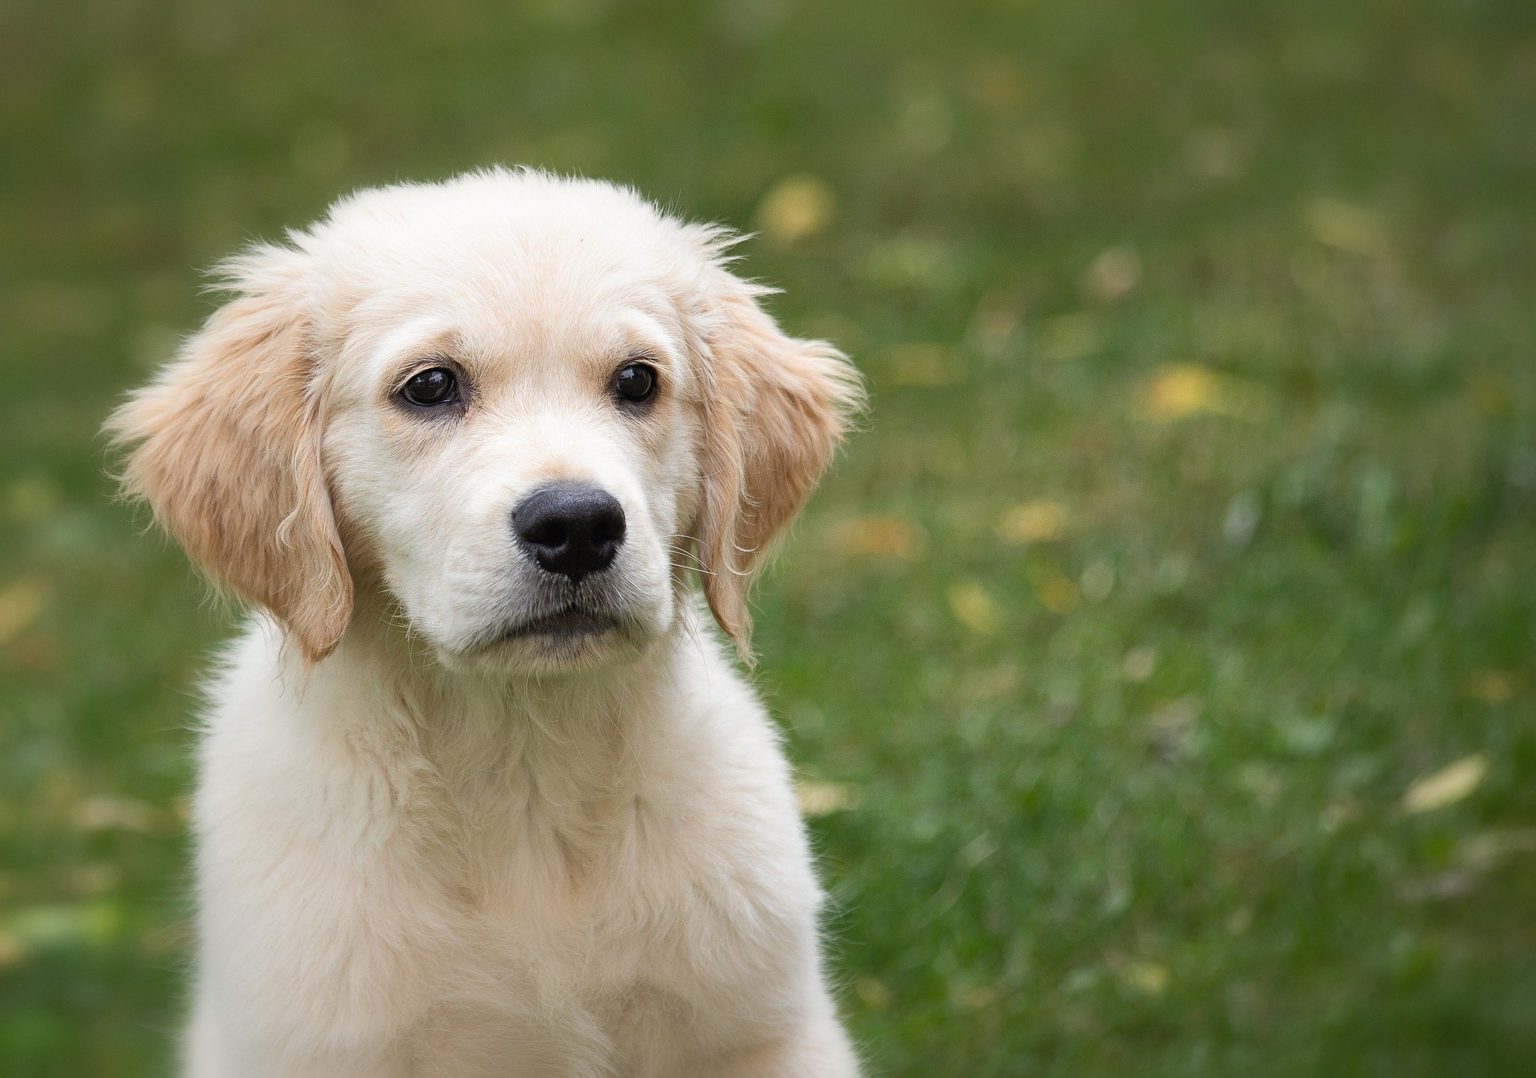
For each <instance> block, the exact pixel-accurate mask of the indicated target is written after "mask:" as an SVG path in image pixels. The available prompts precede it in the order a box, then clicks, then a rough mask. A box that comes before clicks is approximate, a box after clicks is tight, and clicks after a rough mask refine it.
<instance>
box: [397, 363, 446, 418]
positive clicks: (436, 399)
mask: <svg viewBox="0 0 1536 1078" xmlns="http://www.w3.org/2000/svg"><path fill="white" fill-rule="evenodd" d="M400 396H402V397H404V398H405V400H406V401H407V402H408V403H410V404H414V405H416V407H418V408H431V407H432V406H434V405H438V404H453V403H455V402H457V401H458V400H459V399H460V398H459V379H458V377H457V376H456V375H455V374H454V373H453V372H452V371H451V370H449V369H448V368H447V367H431V368H429V369H427V370H424V371H417V372H416V373H415V374H413V375H411V377H410V380H409V381H407V382H406V383H405V385H403V386H401V387H400Z"/></svg>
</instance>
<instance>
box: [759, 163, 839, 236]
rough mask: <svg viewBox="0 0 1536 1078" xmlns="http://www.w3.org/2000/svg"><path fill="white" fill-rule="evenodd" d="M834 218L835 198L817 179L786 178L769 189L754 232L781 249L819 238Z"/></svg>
mask: <svg viewBox="0 0 1536 1078" xmlns="http://www.w3.org/2000/svg"><path fill="white" fill-rule="evenodd" d="M836 217H837V196H836V195H834V194H833V192H832V188H831V187H830V186H829V185H828V184H827V182H826V181H825V180H823V179H821V178H820V177H817V176H812V175H809V174H805V173H800V174H796V175H793V176H785V177H784V178H783V179H781V180H779V182H777V183H775V184H774V185H773V186H772V187H770V188H769V189H768V193H767V194H765V195H764V196H763V201H762V202H761V203H760V204H759V205H758V207H757V217H756V221H757V230H758V231H759V232H761V233H762V235H763V238H764V239H765V240H767V241H769V242H770V243H774V244H777V245H778V246H780V247H793V246H794V245H795V244H797V243H803V242H805V241H806V240H809V239H813V238H815V237H816V236H819V235H821V234H822V233H823V232H825V231H826V230H827V229H828V228H829V227H831V225H832V222H833V220H834V219H835V218H836Z"/></svg>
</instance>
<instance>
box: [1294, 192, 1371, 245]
mask: <svg viewBox="0 0 1536 1078" xmlns="http://www.w3.org/2000/svg"><path fill="white" fill-rule="evenodd" d="M1303 219H1304V220H1305V223H1306V226H1307V231H1308V232H1310V233H1311V234H1312V238H1313V239H1315V240H1317V241H1318V242H1319V243H1321V244H1323V245H1324V246H1327V247H1332V248H1334V249H1335V250H1339V251H1346V252H1348V253H1350V254H1357V255H1366V256H1370V257H1379V256H1381V255H1385V254H1386V253H1387V250H1388V246H1389V245H1388V239H1387V232H1386V228H1385V227H1384V226H1383V225H1382V223H1381V219H1380V217H1378V216H1377V214H1376V213H1375V212H1374V211H1372V210H1370V209H1368V208H1366V207H1364V206H1359V205H1356V204H1355V203H1353V202H1346V201H1344V200H1343V199H1340V198H1316V199H1313V200H1312V201H1311V202H1310V203H1308V204H1307V207H1306V209H1305V211H1304V212H1303Z"/></svg>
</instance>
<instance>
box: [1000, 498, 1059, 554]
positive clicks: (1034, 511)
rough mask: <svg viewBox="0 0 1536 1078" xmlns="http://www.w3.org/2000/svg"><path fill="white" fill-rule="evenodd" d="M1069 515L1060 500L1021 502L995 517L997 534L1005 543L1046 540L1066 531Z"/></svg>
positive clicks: (1043, 541)
mask: <svg viewBox="0 0 1536 1078" xmlns="http://www.w3.org/2000/svg"><path fill="white" fill-rule="evenodd" d="M1070 517H1071V514H1070V513H1069V512H1068V511H1067V507H1066V506H1064V505H1062V504H1061V503H1060V502H1053V501H1048V500H1045V499H1038V500H1036V501H1029V502H1023V503H1021V504H1019V505H1015V506H1014V507H1013V508H1012V509H1008V510H1005V511H1004V513H1003V515H1002V516H1001V517H999V518H998V521H997V534H998V536H999V538H1001V539H1002V540H1003V541H1004V542H1007V543H1020V544H1022V543H1049V542H1052V541H1054V540H1057V539H1060V538H1061V537H1062V536H1064V535H1066V534H1067V524H1068V521H1069V520H1070Z"/></svg>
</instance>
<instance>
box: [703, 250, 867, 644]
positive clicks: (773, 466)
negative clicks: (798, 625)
mask: <svg viewBox="0 0 1536 1078" xmlns="http://www.w3.org/2000/svg"><path fill="white" fill-rule="evenodd" d="M704 284H705V287H704V288H703V290H702V293H701V295H700V296H699V298H698V302H699V303H700V305H701V307H702V310H701V312H700V318H699V323H698V325H699V329H698V336H699V348H700V350H701V351H702V352H703V353H704V355H703V360H704V365H705V383H704V387H703V415H704V428H705V429H704V441H705V445H704V453H703V473H704V478H703V484H704V489H703V499H702V505H701V508H700V510H699V516H698V521H697V524H696V526H695V530H694V532H693V535H694V538H695V539H696V540H697V542H698V544H699V556H700V559H701V561H702V564H703V569H704V574H703V575H704V594H705V597H706V598H707V599H708V600H709V607H710V610H711V611H712V612H713V613H714V615H715V620H716V621H718V622H719V623H720V627H721V628H722V629H724V630H725V632H726V633H727V634H729V635H730V637H731V638H732V639H733V640H734V641H735V642H736V646H737V649H738V650H739V651H740V652H741V653H742V655H743V656H750V637H751V631H752V618H751V614H750V612H749V611H748V609H747V600H748V597H749V595H750V592H751V587H752V581H753V578H754V577H755V575H756V573H757V571H758V570H759V569H760V568H761V567H762V564H763V560H764V556H765V554H766V552H767V549H768V547H769V545H770V543H771V542H772V540H773V539H774V538H775V536H777V535H778V534H779V533H780V532H781V531H783V529H784V528H785V526H786V525H788V524H789V522H790V521H791V520H792V519H794V516H795V514H796V513H798V512H799V511H800V508H801V506H803V505H804V504H805V501H806V499H807V498H808V497H809V496H810V493H811V490H812V488H814V487H815V485H816V481H817V480H818V479H819V478H820V477H821V473H822V472H823V471H824V470H825V469H826V467H827V464H828V463H829V462H830V461H831V459H832V454H833V452H834V451H835V450H836V448H837V446H838V444H839V443H840V442H841V441H842V438H843V434H844V432H845V431H846V429H847V425H848V423H849V421H850V419H851V418H852V416H853V415H854V414H856V413H857V412H858V411H859V409H860V408H862V406H863V403H864V390H863V387H862V383H861V381H860V379H859V375H858V372H857V371H856V370H854V368H853V365H852V364H851V363H849V362H848V358H847V357H846V356H845V355H843V354H842V353H841V352H839V351H838V350H837V349H836V348H835V347H833V346H832V345H830V344H828V343H827V342H826V341H814V340H797V339H795V338H793V337H789V336H786V335H785V334H784V333H783V332H782V331H781V330H780V329H779V327H778V326H777V325H776V324H775V323H774V320H773V319H772V318H771V317H769V315H768V314H767V312H765V311H764V310H763V309H762V307H760V306H759V305H758V298H759V297H760V296H762V295H764V294H766V293H767V292H768V291H769V289H767V288H764V287H762V286H759V285H754V284H752V283H750V282H747V281H743V280H741V279H740V278H738V277H736V276H734V275H733V274H731V273H730V272H728V271H727V270H726V269H725V268H724V265H723V264H722V260H721V259H720V258H719V255H718V249H717V253H716V257H715V260H713V261H712V263H711V265H710V266H709V268H708V269H707V271H706V274H705V277H704Z"/></svg>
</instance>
